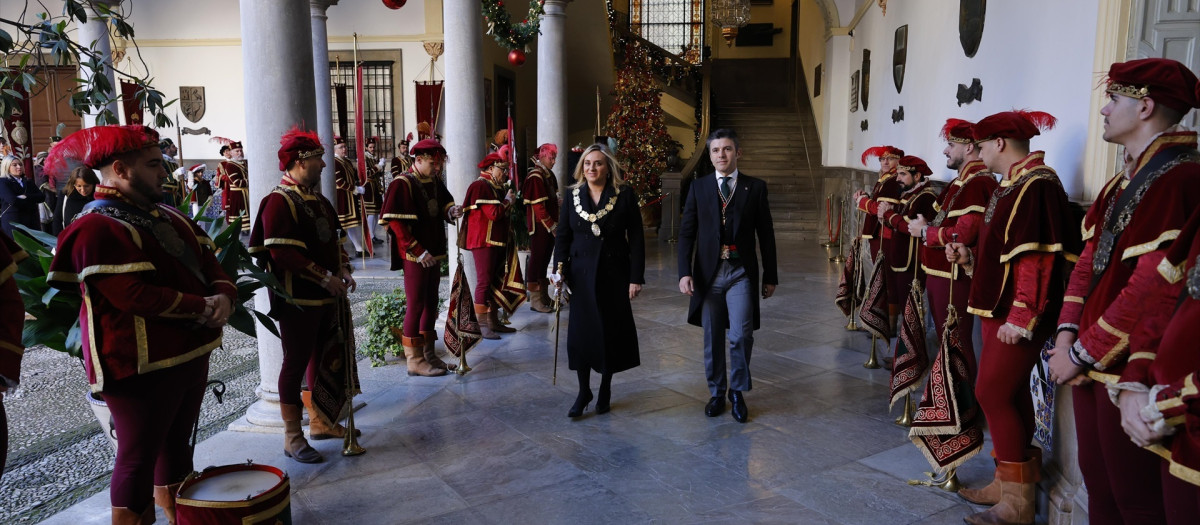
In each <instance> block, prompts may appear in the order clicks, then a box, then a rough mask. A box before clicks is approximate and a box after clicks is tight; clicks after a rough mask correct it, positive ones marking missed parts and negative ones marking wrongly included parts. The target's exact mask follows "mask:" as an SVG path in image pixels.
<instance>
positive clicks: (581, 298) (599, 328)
mask: <svg viewBox="0 0 1200 525" xmlns="http://www.w3.org/2000/svg"><path fill="white" fill-rule="evenodd" d="M576 195H578V196H579V202H580V205H581V206H582V207H583V211H584V212H585V213H596V212H597V211H598V210H600V209H603V208H604V206H605V205H606V204H607V203H608V201H609V200H610V199H611V198H612V196H613V195H616V196H617V200H616V203H615V204H614V205H613V209H612V211H610V212H608V214H607V215H605V216H604V217H603V218H601V219H599V220H598V221H596V223H597V224H598V225H599V226H600V236H599V237H597V236H596V235H594V234H593V232H592V223H591V222H588V221H587V220H586V219H584V218H583V217H580V216H579V214H578V213H577V212H576V211H575V196H576ZM642 235H643V232H642V214H641V210H639V209H638V204H637V197H636V196H635V195H634V193H633V190H632V189H630V188H629V187H628V186H625V187H623V188H622V189H621V191H620V192H619V193H617V192H616V190H615V189H614V188H613V187H611V186H609V187H608V188H605V190H604V193H603V194H602V195H601V196H600V206H594V205H593V204H592V198H591V196H589V195H588V191H587V188H586V187H581V188H570V189H568V190H567V195H566V200H565V201H564V202H563V207H562V211H561V213H560V214H559V221H558V229H557V230H556V232H555V238H554V261H555V265H554V267H555V268H557V267H558V263H562V264H563V276H564V278H565V279H566V281H567V284H568V285H569V286H570V287H571V311H570V319H569V321H568V325H567V326H568V333H567V358H568V359H567V361H568V365H569V367H570V368H571V370H580V369H584V368H591V369H592V370H595V371H597V372H600V373H616V372H621V371H623V370H628V369H630V368H633V367H635V366H638V365H639V364H641V357H640V354H639V351H638V340H637V328H636V327H635V326H634V324H633V308H632V307H631V306H630V304H629V285H630V284H631V283H637V284H644V283H645V282H646V278H645V268H646V245H645V242H644V240H643V238H642Z"/></svg>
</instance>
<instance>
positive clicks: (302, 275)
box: [249, 128, 357, 463]
mask: <svg viewBox="0 0 1200 525" xmlns="http://www.w3.org/2000/svg"><path fill="white" fill-rule="evenodd" d="M324 154H325V149H324V148H323V147H322V146H321V142H320V138H319V137H317V134H316V133H313V132H311V131H304V130H300V129H298V128H293V129H292V130H291V131H289V132H287V133H286V134H284V136H283V139H282V140H281V143H280V148H279V170H280V171H285V172H286V173H285V174H284V176H283V179H282V180H281V181H280V183H279V185H278V186H276V187H275V189H274V190H272V191H271V193H269V194H267V196H266V197H264V198H263V200H262V203H261V204H260V205H259V207H258V218H257V219H256V220H255V221H254V231H253V232H251V234H250V245H249V248H250V253H252V254H254V255H255V256H256V257H258V258H259V261H260V263H261V264H263V265H264V266H265V267H266V268H267V269H268V270H270V271H271V273H273V274H274V275H275V277H276V278H277V279H279V282H280V283H281V284H282V285H283V288H284V290H285V291H286V292H287V293H288V295H290V298H287V297H282V296H278V295H275V294H271V312H270V315H271V317H272V318H274V319H275V320H277V321H278V322H279V334H280V339H281V340H282V342H283V366H282V368H281V370H280V371H279V406H280V411H281V414H282V416H283V423H284V437H283V440H284V441H283V453H284V455H286V456H288V457H291V458H293V459H295V460H296V461H299V462H301V463H319V462H320V461H322V457H321V454H320V453H319V452H317V451H316V450H315V449H313V448H312V447H311V446H310V445H309V444H308V441H307V440H305V439H304V432H303V430H301V428H300V421H301V419H302V414H301V411H300V410H301V405H303V406H304V407H305V408H307V409H308V415H309V434H310V436H311V437H312V439H329V438H342V437H345V435H346V428H345V427H343V426H342V425H341V424H338V423H337V420H338V415H339V414H340V413H341V410H342V408H343V406H344V402H345V397H344V396H345V394H346V389H347V386H346V384H345V382H344V381H345V376H346V371H345V369H343V368H342V367H343V366H347V365H348V366H354V363H353V361H352V360H351V362H349V363H346V362H344V360H343V353H344V341H345V339H343V338H344V337H345V333H344V331H345V330H350V331H353V327H352V326H349V320H348V319H347V318H346V317H347V316H346V315H345V314H346V312H344V311H343V310H344V309H347V308H348V307H349V305H348V303H346V293H347V290H349V291H354V289H355V288H356V287H357V283H355V282H354V277H352V276H351V275H350V260H349V258H348V257H347V256H346V252H344V251H343V250H342V238H341V236H342V235H343V234H342V232H341V231H340V230H339V229H338V222H337V212H335V211H334V209H333V205H332V204H330V203H329V200H327V199H326V198H325V197H324V196H322V195H321V192H320V188H319V186H320V183H321V170H322V169H324V168H325V161H324V160H322V158H321V156H322V155H324ZM301 379H304V382H305V384H306V385H307V386H308V389H307V390H304V391H301V388H300V381H301ZM355 432H357V429H356V430H355Z"/></svg>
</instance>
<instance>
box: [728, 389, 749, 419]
mask: <svg viewBox="0 0 1200 525" xmlns="http://www.w3.org/2000/svg"><path fill="white" fill-rule="evenodd" d="M729 402H730V404H732V405H733V410H732V411H731V412H733V420H734V421H737V422H738V423H745V422H746V420H747V419H749V418H750V411H749V410H747V409H746V400H745V399H743V398H742V393H741V392H738V391H737V390H730V391H729Z"/></svg>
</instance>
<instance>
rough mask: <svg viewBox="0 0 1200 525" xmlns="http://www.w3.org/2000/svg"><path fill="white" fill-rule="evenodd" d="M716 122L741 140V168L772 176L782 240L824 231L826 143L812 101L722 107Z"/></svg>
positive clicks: (773, 201)
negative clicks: (820, 137) (823, 151)
mask: <svg viewBox="0 0 1200 525" xmlns="http://www.w3.org/2000/svg"><path fill="white" fill-rule="evenodd" d="M716 128H732V129H733V130H734V131H736V132H737V134H738V138H739V139H740V140H741V147H742V158H741V160H739V161H738V171H739V172H743V173H746V174H748V175H751V176H754V177H758V178H760V179H763V180H765V181H766V182H767V191H768V192H769V193H768V194H769V198H770V202H771V218H772V219H773V220H774V222H775V238H776V239H777V240H780V241H782V240H793V241H794V240H817V239H818V238H823V237H822V236H824V235H825V222H824V221H825V217H824V215H823V210H822V202H823V200H822V198H821V195H820V192H821V186H820V184H821V181H820V178H821V177H822V176H823V175H822V168H821V144H820V141H819V140H818V137H817V130H816V125H815V123H814V121H813V118H812V115H811V112H810V110H809V109H808V107H807V106H806V107H804V108H802V109H801V110H800V111H799V112H798V111H797V110H795V109H791V108H760V107H753V108H750V107H748V108H738V107H724V108H721V110H720V113H719V114H718V115H717V118H716V122H715V126H713V129H716Z"/></svg>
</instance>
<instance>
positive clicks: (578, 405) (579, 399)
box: [567, 390, 592, 417]
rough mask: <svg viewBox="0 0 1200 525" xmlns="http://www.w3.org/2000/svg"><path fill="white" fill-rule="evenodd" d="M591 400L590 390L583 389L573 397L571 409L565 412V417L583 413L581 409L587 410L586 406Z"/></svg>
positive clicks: (577, 415)
mask: <svg viewBox="0 0 1200 525" xmlns="http://www.w3.org/2000/svg"><path fill="white" fill-rule="evenodd" d="M591 402H592V391H591V390H584V391H583V392H580V393H579V395H578V396H576V397H575V404H574V405H571V410H570V411H568V412H567V417H579V416H582V415H583V411H584V410H587V406H588V404H589V403H591Z"/></svg>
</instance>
